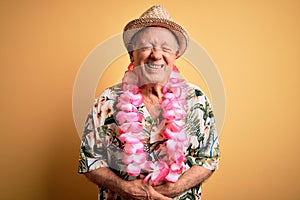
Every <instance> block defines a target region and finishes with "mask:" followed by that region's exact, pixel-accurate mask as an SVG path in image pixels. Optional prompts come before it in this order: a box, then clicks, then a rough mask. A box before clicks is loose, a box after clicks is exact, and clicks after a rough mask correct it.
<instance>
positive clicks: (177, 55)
mask: <svg viewBox="0 0 300 200" xmlns="http://www.w3.org/2000/svg"><path fill="white" fill-rule="evenodd" d="M175 56H176V59H177V58H179V50H177V51H176V53H175Z"/></svg>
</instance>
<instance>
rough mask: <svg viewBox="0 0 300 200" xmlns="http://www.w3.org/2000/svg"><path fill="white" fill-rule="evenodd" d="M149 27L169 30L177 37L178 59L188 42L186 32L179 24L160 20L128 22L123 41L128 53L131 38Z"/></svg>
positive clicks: (140, 19)
mask: <svg viewBox="0 0 300 200" xmlns="http://www.w3.org/2000/svg"><path fill="white" fill-rule="evenodd" d="M150 26H159V27H164V28H167V29H169V30H171V31H172V32H173V33H174V35H175V36H176V37H177V40H178V44H179V49H178V57H180V56H181V55H182V54H183V53H184V52H185V50H186V48H187V46H188V42H189V36H188V33H187V31H186V30H184V28H183V27H181V26H180V25H179V24H177V23H175V22H173V21H170V20H167V19H160V18H139V19H135V20H132V21H130V22H129V23H128V24H127V25H126V26H125V28H124V32H123V41H124V44H125V47H126V49H127V51H128V52H130V51H131V50H132V45H133V44H131V40H132V38H133V36H134V35H135V34H136V33H137V32H139V31H140V30H141V29H143V28H145V27H150Z"/></svg>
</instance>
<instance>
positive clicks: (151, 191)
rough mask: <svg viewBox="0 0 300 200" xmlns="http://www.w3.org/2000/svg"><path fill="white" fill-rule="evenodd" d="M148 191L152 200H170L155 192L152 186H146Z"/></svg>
mask: <svg viewBox="0 0 300 200" xmlns="http://www.w3.org/2000/svg"><path fill="white" fill-rule="evenodd" d="M148 189H149V193H150V195H151V197H152V198H154V199H161V200H171V199H172V198H169V197H167V196H165V195H162V194H160V193H158V192H157V191H155V189H154V188H153V187H152V186H150V185H149V186H148Z"/></svg>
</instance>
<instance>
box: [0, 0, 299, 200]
mask: <svg viewBox="0 0 300 200" xmlns="http://www.w3.org/2000/svg"><path fill="white" fill-rule="evenodd" d="M157 3H159V4H162V5H164V6H165V7H166V8H167V10H168V11H169V12H170V13H171V15H172V17H173V18H174V19H175V20H176V21H177V22H179V23H180V24H182V25H183V26H184V27H185V28H186V29H187V30H188V31H189V33H190V36H191V37H192V38H193V39H194V40H196V41H197V42H199V43H200V44H201V45H202V46H203V47H204V48H205V49H206V50H207V52H208V53H209V55H210V56H211V57H212V59H213V60H214V62H215V63H216V65H217V66H218V69H219V71H220V74H221V76H222V78H223V81H224V86H225V89H226V94H227V107H226V109H227V113H226V121H225V125H224V128H223V132H222V133H221V138H220V142H221V145H222V146H221V147H222V158H221V164H220V169H219V170H218V171H217V172H216V173H215V174H214V175H213V177H211V178H210V179H209V180H208V181H207V182H206V183H205V184H204V187H203V197H204V198H203V199H208V200H214V199H215V200H217V199H218V200H219V199H243V200H248V199H249V200H250V199H251V200H252V199H256V200H260V199H273V200H281V199H289V200H293V199H295V200H296V199H300V190H299V188H300V184H299V182H300V181H299V178H300V174H299V163H300V156H299V140H300V136H299V135H300V128H299V127H300V126H299V122H298V121H299V111H300V106H299V105H300V104H299V96H300V90H299V86H300V80H299V78H298V76H299V72H300V69H299V67H300V66H299V64H300V60H299V53H300V37H299V35H300V12H299V10H300V2H299V1H297V0H295V1H292V0H286V1H284V0H278V1H274V0H272V1H271V0H268V1H257V0H245V1H239V0H228V1H214V0H213V1H202V0H200V1H196V0H190V1H171V0H168V1H167V0H166V1H151V0H145V1H140V0H129V1H116V0H112V1H32V0H28V1H1V2H0V15H1V17H0V21H1V23H0V25H1V32H0V36H1V37H0V51H1V52H0V56H1V59H0V62H1V67H0V74H1V79H0V82H1V104H0V106H1V110H0V113H1V114H0V115H1V145H0V146H1V151H0V158H1V170H0V180H1V182H0V184H1V185H0V191H1V192H0V199H5V200H6V199H9V200H16V199H30V200H35V199H37V200H38V199H39V200H40V199H43V200H44V199H45V200H50V199H51V200H52V199H55V200H58V199H64V200H65V199H73V200H75V199H96V196H97V194H96V190H97V188H96V187H95V186H94V185H93V184H91V183H89V182H88V181H87V180H86V179H85V178H84V177H83V176H81V175H78V174H77V159H78V151H79V144H80V139H79V137H78V134H77V133H76V130H75V126H74V122H73V118H72V110H71V106H72V88H73V84H74V81H75V78H76V73H77V71H78V70H79V67H80V65H81V63H82V62H83V60H84V59H85V58H86V57H87V56H88V54H89V52H90V51H91V50H92V49H93V48H94V47H95V46H96V45H98V44H99V43H100V42H103V41H105V40H106V39H107V38H109V37H111V36H112V35H114V34H117V33H120V31H121V30H122V29H123V27H124V25H125V24H126V23H127V22H128V21H130V20H132V19H134V18H137V17H138V16H139V15H140V14H141V13H142V12H143V11H145V10H146V9H147V8H148V7H150V6H151V5H153V4H157ZM127 64H128V63H127V62H125V63H124V67H123V66H122V69H121V70H123V69H124V68H126V66H127ZM181 68H182V67H181ZM187 78H188V77H187ZM204 87H205V86H204Z"/></svg>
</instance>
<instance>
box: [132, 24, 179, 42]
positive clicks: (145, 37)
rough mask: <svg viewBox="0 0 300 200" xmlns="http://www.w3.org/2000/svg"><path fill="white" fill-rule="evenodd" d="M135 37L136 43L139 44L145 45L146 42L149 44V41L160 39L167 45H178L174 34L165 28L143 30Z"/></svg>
mask: <svg viewBox="0 0 300 200" xmlns="http://www.w3.org/2000/svg"><path fill="white" fill-rule="evenodd" d="M155 33H156V34H158V35H159V37H157V35H156V34H155ZM135 37H136V42H138V43H145V42H149V40H155V39H159V40H161V41H164V42H166V43H168V42H175V43H177V39H176V37H175V35H174V33H173V32H172V31H171V30H169V29H167V28H164V27H152V26H151V27H146V28H143V29H142V30H140V31H139V32H138V33H136V36H135Z"/></svg>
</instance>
